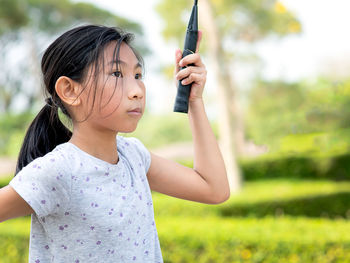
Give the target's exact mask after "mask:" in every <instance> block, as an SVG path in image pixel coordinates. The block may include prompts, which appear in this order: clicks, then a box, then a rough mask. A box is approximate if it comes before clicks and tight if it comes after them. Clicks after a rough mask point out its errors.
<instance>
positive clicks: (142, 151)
mask: <svg viewBox="0 0 350 263" xmlns="http://www.w3.org/2000/svg"><path fill="white" fill-rule="evenodd" d="M124 139H125V140H126V142H128V141H129V142H130V143H131V144H132V145H133V146H134V148H135V151H136V152H137V153H138V154H139V155H140V157H141V160H142V162H143V166H144V167H145V172H146V173H147V172H148V169H149V167H150V165H151V153H150V152H149V150H148V149H147V148H146V147H145V146H144V145H143V143H142V142H141V141H140V140H139V139H137V138H134V137H129V138H124Z"/></svg>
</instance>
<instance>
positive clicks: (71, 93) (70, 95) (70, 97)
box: [55, 76, 81, 106]
mask: <svg viewBox="0 0 350 263" xmlns="http://www.w3.org/2000/svg"><path fill="white" fill-rule="evenodd" d="M55 90H56V93H57V95H58V96H59V97H60V99H61V101H62V102H64V103H66V104H67V105H71V106H78V105H80V104H81V99H80V96H79V94H80V93H81V86H80V84H79V83H77V82H75V81H74V80H72V79H71V78H68V77H66V76H61V77H59V78H58V80H57V81H56V85H55Z"/></svg>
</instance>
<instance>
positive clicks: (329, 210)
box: [153, 179, 350, 218]
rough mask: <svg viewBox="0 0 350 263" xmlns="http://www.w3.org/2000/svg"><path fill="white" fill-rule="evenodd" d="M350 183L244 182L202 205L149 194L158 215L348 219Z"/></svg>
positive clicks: (305, 181) (301, 181)
mask: <svg viewBox="0 0 350 263" xmlns="http://www.w3.org/2000/svg"><path fill="white" fill-rule="evenodd" d="M349 200H350V182H334V181H321V180H318V181H311V180H283V179H278V180H276V179H275V180H263V181H254V182H247V183H245V185H244V188H243V190H242V191H241V192H240V193H239V194H238V195H232V196H231V198H230V199H229V200H228V201H226V202H225V203H223V204H220V205H214V206H213V205H206V204H199V203H195V202H189V201H186V200H179V199H176V198H172V197H168V196H164V195H161V194H158V193H154V194H153V202H154V209H155V214H156V215H158V216H174V217H176V216H181V217H185V216H190V217H191V216H198V217H208V216H218V217H220V216H224V217H246V216H248V217H265V216H282V215H291V216H303V217H324V218H350V206H349Z"/></svg>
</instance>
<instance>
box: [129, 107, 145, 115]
mask: <svg viewBox="0 0 350 263" xmlns="http://www.w3.org/2000/svg"><path fill="white" fill-rule="evenodd" d="M128 114H129V115H133V116H140V115H142V109H141V108H133V109H131V110H129V111H128Z"/></svg>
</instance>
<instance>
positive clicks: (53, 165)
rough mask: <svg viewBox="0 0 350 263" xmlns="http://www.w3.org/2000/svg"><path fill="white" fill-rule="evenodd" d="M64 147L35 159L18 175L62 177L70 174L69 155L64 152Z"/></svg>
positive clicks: (59, 146) (60, 146)
mask: <svg viewBox="0 0 350 263" xmlns="http://www.w3.org/2000/svg"><path fill="white" fill-rule="evenodd" d="M62 146H63V145H58V146H57V147H56V148H55V149H54V150H52V151H51V152H49V153H47V154H45V155H44V156H42V157H39V158H36V159H34V160H33V161H32V162H30V163H29V164H28V165H26V166H25V167H23V169H22V170H21V171H20V172H19V173H18V174H17V176H23V175H26V176H27V175H34V174H35V175H36V176H38V175H42V176H43V177H46V178H47V177H49V176H50V175H51V176H52V175H55V177H56V176H61V177H63V175H66V174H69V171H70V168H69V161H68V154H67V153H66V152H65V150H64V146H63V147H62Z"/></svg>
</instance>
